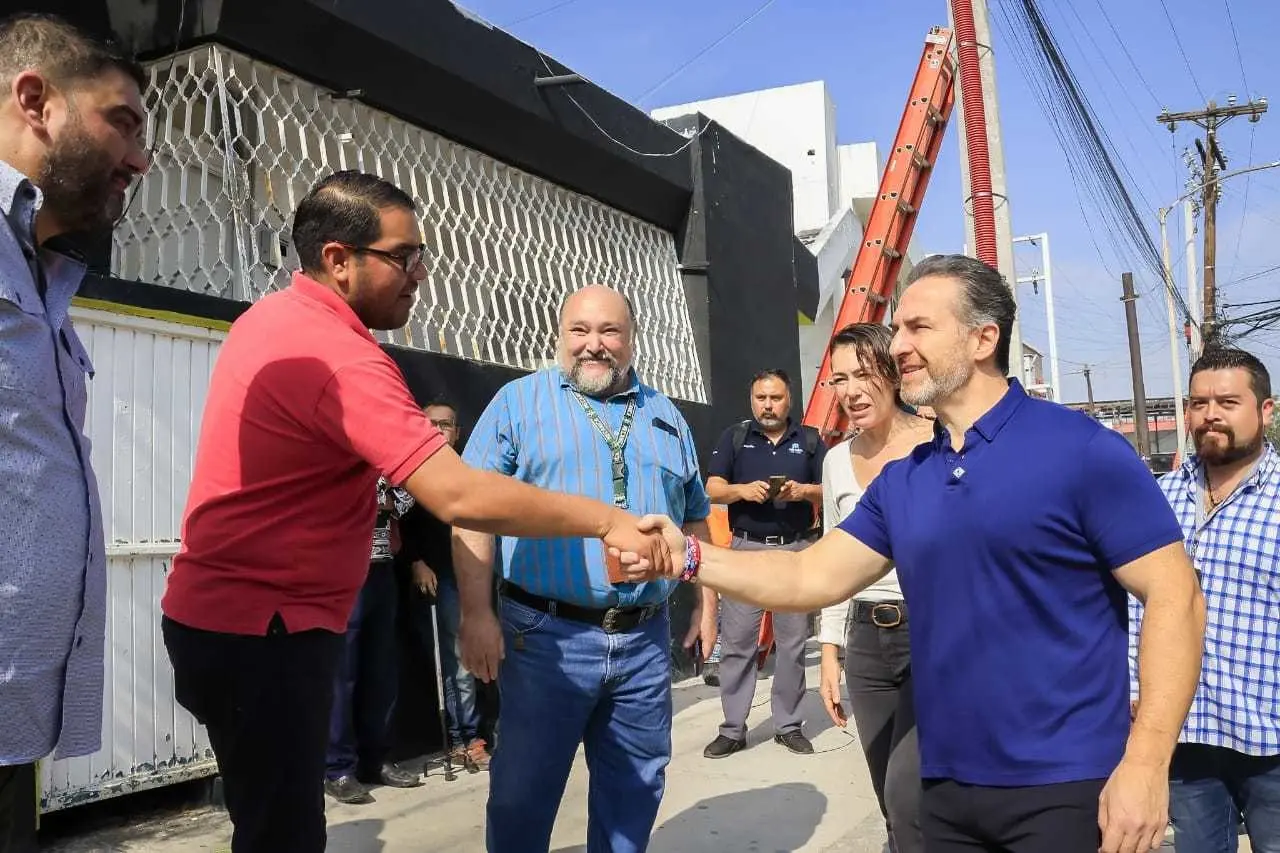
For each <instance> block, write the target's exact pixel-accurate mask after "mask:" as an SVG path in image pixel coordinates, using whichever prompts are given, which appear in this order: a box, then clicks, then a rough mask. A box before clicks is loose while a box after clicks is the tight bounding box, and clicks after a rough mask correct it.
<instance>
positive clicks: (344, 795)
mask: <svg viewBox="0 0 1280 853" xmlns="http://www.w3.org/2000/svg"><path fill="white" fill-rule="evenodd" d="M324 792H325V793H326V794H328V795H329V796H331V797H333V798H334V799H335V800H337V801H338V802H340V803H346V804H348V805H352V806H362V805H365V804H366V803H372V802H373V796H372V795H371V794H370V793H369V789H368V788H366V787H365V786H364V785H362V784H360V782H359V781H358V780H357V779H356V777H354V776H339V777H338V778H337V779H326V780H324Z"/></svg>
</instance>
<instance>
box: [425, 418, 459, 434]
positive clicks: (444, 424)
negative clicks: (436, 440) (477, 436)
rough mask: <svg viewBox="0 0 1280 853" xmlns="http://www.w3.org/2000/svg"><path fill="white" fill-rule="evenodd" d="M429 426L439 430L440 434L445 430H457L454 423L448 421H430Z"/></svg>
mask: <svg viewBox="0 0 1280 853" xmlns="http://www.w3.org/2000/svg"><path fill="white" fill-rule="evenodd" d="M431 424H432V426H434V427H435V428H436V429H438V430H440V431H441V432H444V431H445V430H447V429H457V428H458V425H457V424H456V423H454V422H453V421H448V420H438V421H437V420H432V421H431Z"/></svg>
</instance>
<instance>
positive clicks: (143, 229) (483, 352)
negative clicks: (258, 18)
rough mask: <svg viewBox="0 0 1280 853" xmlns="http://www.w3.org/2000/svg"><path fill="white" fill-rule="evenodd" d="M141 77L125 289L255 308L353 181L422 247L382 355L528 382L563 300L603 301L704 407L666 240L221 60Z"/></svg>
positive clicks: (210, 58) (603, 210)
mask: <svg viewBox="0 0 1280 853" xmlns="http://www.w3.org/2000/svg"><path fill="white" fill-rule="evenodd" d="M148 70H149V74H150V84H149V86H148V89H147V92H146V93H145V99H146V104H147V107H148V110H149V113H150V115H151V117H152V119H153V121H152V128H151V131H150V133H151V135H152V138H151V139H150V140H149V144H152V145H153V155H152V167H151V170H150V172H148V174H147V175H146V176H145V177H144V178H143V179H142V182H141V184H140V185H139V189H138V191H137V193H136V196H135V197H134V198H133V200H132V203H131V205H130V207H129V209H128V212H127V213H126V216H125V218H124V220H123V222H122V223H121V224H120V226H119V227H118V228H117V229H116V232H115V238H114V245H113V252H112V269H113V272H114V273H115V274H116V275H118V276H120V277H121V278H126V279H136V280H140V281H146V282H155V283H159V284H164V285H168V286H171V287H177V288H182V289H186V290H192V291H196V292H202V293H208V294H212V295H216V296H222V297H227V298H232V299H241V300H246V301H252V300H255V299H258V298H259V297H261V296H262V295H264V294H265V293H268V292H270V291H272V290H275V289H277V288H280V287H282V286H284V285H286V284H287V282H288V279H289V271H290V270H292V269H294V268H296V266H297V263H296V258H295V257H294V256H293V252H292V247H291V245H290V242H289V228H290V216H291V212H292V210H293V209H294V207H295V206H296V204H297V202H298V201H299V200H300V199H301V198H302V196H303V195H305V194H306V192H307V190H308V189H310V187H311V186H312V185H313V184H314V183H315V182H316V181H317V180H318V179H319V178H321V177H323V176H324V175H326V174H328V173H330V172H333V171H336V170H339V169H350V168H357V169H362V170H364V171H369V172H374V173H376V174H379V175H381V176H382V177H384V178H386V179H388V180H390V181H393V182H395V183H396V184H398V185H399V186H400V187H402V188H403V189H405V190H406V191H407V192H409V193H410V194H411V195H412V196H413V197H414V198H415V199H416V200H417V201H418V202H419V205H420V216H421V220H420V221H421V224H422V229H423V234H424V236H425V239H426V242H427V247H428V253H427V265H428V273H429V276H428V279H427V281H426V282H425V283H424V284H423V287H422V288H421V290H420V291H419V301H418V305H417V307H416V308H415V310H414V313H413V316H412V318H411V319H410V321H409V324H408V326H406V327H405V328H404V329H403V330H399V331H396V332H392V333H388V334H385V335H383V340H385V341H388V342H391V343H397V344H403V345H407V346H411V347H416V348H418V349H423V350H427V351H430V352H439V353H448V354H450V355H456V356H461V357H463V358H468V359H473V360H477V361H484V362H492V363H497V364H505V365H510V366H513V367H520V368H527V369H533V368H537V367H541V366H542V365H544V364H545V363H547V361H548V360H550V359H553V358H554V357H555V337H556V327H557V316H556V315H557V308H558V306H559V303H560V300H561V299H562V298H563V296H564V295H565V294H566V293H568V292H570V291H572V290H574V289H576V288H578V287H580V286H582V285H584V284H589V283H604V284H609V285H611V286H614V287H617V288H618V289H620V290H622V291H623V292H625V293H626V294H627V295H628V296H630V297H631V299H632V300H633V302H634V304H635V306H636V312H637V320H638V328H637V343H636V365H637V368H638V370H639V371H640V373H641V375H642V376H643V377H644V378H645V380H646V381H647V382H649V383H650V384H652V385H654V386H655V387H657V388H658V389H660V390H662V391H664V392H665V393H667V394H669V395H671V396H673V397H677V398H680V399H684V400H689V401H693V402H706V400H707V393H706V387H705V384H704V381H703V377H702V374H701V371H700V369H699V362H698V354H697V348H696V345H695V342H694V337H693V329H692V324H691V322H690V319H689V310H688V305H687V303H686V300H685V294H684V289H683V285H682V283H681V278H680V274H679V271H678V269H677V261H676V250H675V242H674V240H673V238H672V235H671V234H670V233H668V232H666V231H664V230H662V229H661V228H658V227H656V226H653V225H650V224H648V223H646V222H643V221H641V220H639V219H636V218H635V217H633V216H629V215H627V214H625V213H622V212H621V211H618V210H616V209H614V208H611V207H609V206H607V205H604V204H602V203H600V202H598V201H596V200H594V199H592V198H589V197H587V196H584V195H582V194H579V193H575V192H571V191H569V190H566V189H564V188H563V187H560V186H557V185H556V184H554V183H551V182H549V181H547V180H544V179H542V178H539V177H536V176H534V175H531V174H528V173H526V172H523V171H521V170H519V169H516V168H513V167H511V166H509V165H507V164H505V163H502V162H501V161H498V160H495V159H494V158H492V157H489V156H487V155H485V154H482V153H480V152H478V151H475V150H473V149H470V148H467V147H465V146H462V145H459V144H457V143H455V142H452V141H450V140H448V139H445V138H443V137H440V136H438V135H436V134H434V133H431V132H429V131H426V130H423V129H421V128H418V127H415V126H413V125H411V124H408V123H407V122H404V121H402V120H400V119H397V118H395V117H393V116H390V115H388V114H386V113H383V112H380V111H378V110H375V109H373V108H371V107H369V106H367V105H365V104H362V103H360V102H358V101H356V100H352V99H348V98H344V97H342V96H341V95H340V94H336V93H333V92H330V91H328V90H326V89H322V88H320V87H318V86H315V85H312V84H310V83H308V82H306V81H304V80H301V79H299V78H297V77H294V76H292V75H290V74H288V73H286V72H284V71H281V70H280V69H278V68H275V67H272V66H270V65H267V64H265V63H262V62H259V61H256V60H254V59H251V58H249V57H247V56H245V55H243V54H239V53H236V52H234V51H231V50H228V49H227V48H224V47H221V46H218V45H206V46H202V47H199V48H196V49H193V50H189V51H186V52H183V53H180V54H177V55H175V56H173V57H167V58H165V59H162V60H158V61H156V62H154V63H152V64H151V65H150V66H149V69H148Z"/></svg>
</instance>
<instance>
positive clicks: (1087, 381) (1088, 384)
mask: <svg viewBox="0 0 1280 853" xmlns="http://www.w3.org/2000/svg"><path fill="white" fill-rule="evenodd" d="M1083 372H1084V387H1085V391H1086V393H1087V394H1088V395H1089V417H1091V418H1094V417H1097V412H1096V411H1095V410H1094V406H1093V378H1092V374H1093V371H1092V370H1090V368H1089V365H1087V364H1086V365H1085V366H1084V371H1083Z"/></svg>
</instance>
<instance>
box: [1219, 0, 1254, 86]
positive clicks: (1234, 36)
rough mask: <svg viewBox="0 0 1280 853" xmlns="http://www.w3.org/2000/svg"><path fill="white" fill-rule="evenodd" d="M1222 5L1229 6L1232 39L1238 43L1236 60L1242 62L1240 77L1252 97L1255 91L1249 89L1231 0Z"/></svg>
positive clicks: (1228, 13)
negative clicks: (1232, 13)
mask: <svg viewBox="0 0 1280 853" xmlns="http://www.w3.org/2000/svg"><path fill="white" fill-rule="evenodd" d="M1222 5H1223V6H1226V7H1227V22H1228V23H1230V24H1231V40H1232V41H1233V42H1235V45H1236V61H1237V62H1239V63H1240V79H1241V80H1243V81H1244V96H1245V97H1246V98H1252V97H1253V92H1251V91H1249V75H1248V74H1247V73H1245V70H1244V57H1243V56H1241V55H1240V33H1238V32H1236V19H1235V18H1233V17H1232V16H1231V0H1222Z"/></svg>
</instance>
